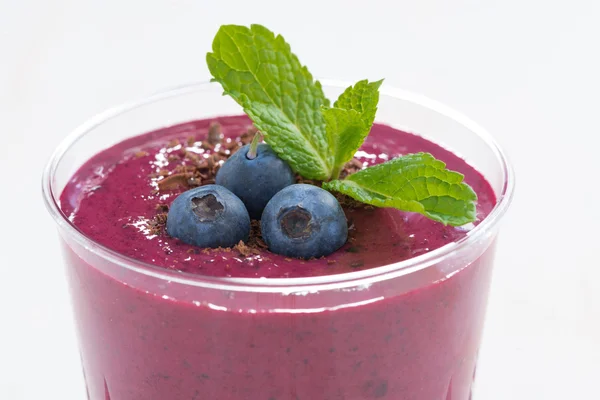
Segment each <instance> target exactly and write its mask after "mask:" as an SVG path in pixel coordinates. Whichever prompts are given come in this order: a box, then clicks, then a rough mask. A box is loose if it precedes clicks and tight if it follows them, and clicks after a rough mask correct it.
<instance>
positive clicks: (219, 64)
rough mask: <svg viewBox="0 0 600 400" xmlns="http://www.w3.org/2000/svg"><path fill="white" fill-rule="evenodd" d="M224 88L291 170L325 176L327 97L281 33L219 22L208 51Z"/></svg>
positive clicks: (329, 158)
mask: <svg viewBox="0 0 600 400" xmlns="http://www.w3.org/2000/svg"><path fill="white" fill-rule="evenodd" d="M206 62H207V64H208V68H209V70H210V72H211V74H212V76H213V78H214V79H213V81H216V82H219V83H220V84H221V86H223V89H224V92H225V94H228V95H230V96H231V97H233V98H234V99H235V100H236V101H237V102H238V103H239V104H240V105H241V106H242V107H243V108H244V111H245V112H246V114H248V116H249V117H250V118H251V119H252V121H253V122H254V125H255V126H256V127H257V128H258V129H259V130H260V131H261V132H262V134H263V135H264V137H265V142H267V143H268V144H269V145H270V146H271V147H272V148H273V150H274V151H275V152H276V153H277V154H278V155H279V157H281V158H282V159H284V160H286V161H287V162H288V163H289V164H290V166H291V167H292V169H293V170H294V171H296V172H297V173H299V174H301V175H302V176H304V177H305V178H309V179H319V180H323V179H327V178H329V177H330V175H331V170H332V168H333V156H332V155H331V152H330V148H329V147H330V145H329V142H328V137H327V134H326V132H325V119H324V117H323V114H322V113H321V107H323V106H327V105H328V104H329V101H328V100H327V99H326V98H325V95H324V94H323V89H322V88H321V84H320V83H319V82H318V81H316V82H315V81H314V80H313V77H312V75H311V74H310V72H308V69H307V68H306V67H304V66H302V65H301V64H300V61H299V60H298V58H297V57H296V56H295V55H294V54H293V53H292V52H291V50H290V46H289V44H287V43H286V42H285V40H284V39H283V37H282V36H281V35H277V36H275V34H274V33H273V32H271V31H270V30H268V29H267V28H265V27H264V26H261V25H251V26H250V27H245V26H237V25H224V26H221V28H220V29H219V31H218V32H217V34H216V36H215V38H214V40H213V44H212V53H208V54H207V55H206Z"/></svg>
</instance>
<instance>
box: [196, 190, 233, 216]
mask: <svg viewBox="0 0 600 400" xmlns="http://www.w3.org/2000/svg"><path fill="white" fill-rule="evenodd" d="M224 208H225V207H223V204H221V203H220V202H219V200H217V198H216V197H215V195H214V194H208V195H206V196H202V197H194V198H192V211H193V212H194V214H196V215H197V216H198V217H199V218H200V221H202V222H206V221H214V220H215V219H217V217H218V216H219V214H220V213H221V212H222V211H223V209H224Z"/></svg>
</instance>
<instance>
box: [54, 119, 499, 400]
mask: <svg viewBox="0 0 600 400" xmlns="http://www.w3.org/2000/svg"><path fill="white" fill-rule="evenodd" d="M218 121H219V122H220V123H221V124H222V127H223V133H224V134H225V141H224V142H223V143H222V145H221V146H217V147H216V148H214V149H212V150H209V149H206V148H205V146H203V145H202V141H203V140H205V139H206V135H207V131H208V127H209V124H210V122H211V121H208V120H202V121H194V122H190V123H187V124H183V125H178V126H173V127H169V128H166V129H162V130H159V131H155V132H151V133H148V134H145V135H141V136H137V137H134V138H132V139H129V140H126V141H124V142H122V143H119V144H117V145H116V146H114V147H112V148H110V149H107V150H105V151H103V152H101V153H99V154H98V155H96V156H95V157H93V158H92V159H90V160H89V161H88V162H87V163H86V164H84V165H83V167H81V168H80V170H79V171H78V172H77V173H76V174H75V175H74V176H73V178H72V179H71V181H70V182H69V184H68V185H67V186H66V188H65V190H64V192H63V194H62V196H61V208H62V210H63V212H64V213H65V215H67V216H68V217H69V219H70V220H71V222H72V223H73V224H74V225H75V226H76V227H77V228H78V229H79V230H80V231H81V232H82V233H83V234H85V235H86V236H88V237H90V238H91V239H93V240H94V241H96V242H97V243H99V244H101V245H103V246H105V247H107V248H109V249H111V250H114V251H116V252H118V253H120V254H122V255H125V256H127V257H130V258H132V259H135V260H137V261H138V262H144V263H148V264H153V265H155V266H157V267H160V268H163V269H166V270H168V271H170V272H173V273H175V274H180V275H181V276H188V274H196V275H203V276H214V277H245V278H296V277H310V276H321V275H334V274H342V273H346V272H355V271H359V270H363V269H369V268H376V267H379V266H383V265H387V264H391V263H395V262H399V261H403V260H406V259H409V258H412V257H415V256H418V255H421V254H423V253H426V252H429V251H432V250H435V249H437V248H439V247H442V246H444V245H446V244H448V243H452V242H455V241H457V240H459V239H460V238H462V237H464V236H465V235H466V234H467V232H468V227H467V228H465V227H463V228H456V227H450V226H446V227H445V226H443V225H441V224H439V223H436V222H434V221H431V220H429V219H427V218H425V217H422V216H420V215H417V214H410V213H404V212H401V211H398V210H390V209H373V208H364V207H362V208H357V209H350V208H346V210H345V211H346V214H347V217H348V220H349V221H350V224H351V227H352V229H351V231H352V235H351V240H350V241H349V242H348V243H347V244H346V245H345V246H344V247H343V248H341V249H340V250H339V251H337V252H336V253H334V254H332V255H330V256H328V257H326V258H324V259H319V260H308V261H301V260H293V259H288V258H284V257H281V256H278V255H276V254H272V253H270V252H268V251H267V250H264V249H263V250H259V251H255V252H254V253H252V254H247V255H242V254H240V253H239V252H238V251H236V250H231V249H221V250H205V249H198V248H195V247H193V246H189V245H186V244H183V243H181V242H179V241H178V240H176V239H172V238H170V237H169V236H168V235H167V234H166V233H165V232H164V231H162V230H159V231H156V230H152V229H151V227H150V225H149V223H150V222H151V221H152V220H153V219H154V218H155V217H156V215H157V205H161V204H167V205H168V204H169V203H170V202H171V201H172V200H173V199H174V198H175V197H176V195H177V194H179V193H181V192H182V191H183V190H185V189H186V187H184V186H174V187H173V186H171V187H169V189H168V190H160V191H157V187H159V182H161V181H162V180H164V179H167V178H168V176H169V175H168V174H174V173H177V172H178V171H181V169H182V167H183V168H185V166H186V165H188V164H190V163H197V162H198V159H200V160H202V159H203V158H204V157H207V156H209V155H210V154H212V153H215V152H219V151H222V152H224V153H226V152H227V151H230V150H226V149H227V148H234V147H232V146H233V145H235V143H233V144H231V142H232V141H235V140H236V138H238V137H239V135H240V134H241V133H242V132H244V131H245V130H246V128H247V126H248V125H249V120H248V119H247V118H246V117H242V116H240V117H226V118H219V119H218ZM419 151H424V152H430V153H432V154H433V155H434V156H435V157H436V158H438V159H441V160H442V161H444V162H446V164H447V166H448V168H449V169H452V170H456V171H460V172H461V173H463V174H464V175H465V181H466V182H467V183H468V184H469V185H471V186H472V187H473V189H474V190H475V191H476V192H477V194H478V198H479V201H478V205H477V207H478V216H479V221H481V220H482V219H483V218H485V216H487V214H488V213H489V212H490V211H491V209H492V208H493V207H494V205H495V202H496V199H495V195H494V192H493V190H492V189H491V187H490V185H489V184H488V183H487V181H486V180H485V179H484V178H483V177H482V176H481V174H479V173H478V172H477V171H476V170H474V169H473V168H472V167H471V166H469V165H468V164H467V163H465V162H464V161H463V160H462V159H460V158H459V157H457V156H456V155H454V154H452V153H450V152H448V151H447V150H445V149H443V148H441V147H440V146H438V145H436V144H434V143H431V142H429V141H427V140H425V139H424V138H422V137H419V136H416V135H412V134H408V133H405V132H401V131H398V130H395V129H392V128H390V127H388V126H385V125H379V124H375V125H374V127H373V129H372V131H371V134H370V135H369V137H368V138H367V141H366V142H365V144H364V145H363V147H362V148H361V151H360V152H359V153H357V158H358V159H359V160H360V161H361V162H362V163H363V164H364V165H372V164H376V163H380V162H384V161H386V160H388V159H391V158H393V157H396V156H399V155H402V154H406V153H414V152H419ZM186 152H187V153H192V155H191V156H189V155H188V156H185V154H186ZM176 168H178V169H177V170H176ZM65 249H66V253H67V256H68V260H69V263H68V264H69V268H68V272H69V280H70V284H71V287H72V291H73V294H74V304H75V305H74V306H75V311H76V317H77V323H78V329H79V335H80V345H81V356H82V363H83V367H84V372H85V377H86V384H87V388H88V397H89V398H90V399H91V400H97V399H103V400H106V399H111V400H137V399H140V400H141V399H144V400H154V399H156V400H170V399H174V400H178V399H218V400H234V399H235V400H238V399H240V400H241V399H244V400H255V399H256V400H263V399H264V400H319V399H323V400H334V399H346V400H355V399H356V400H358V399H391V400H400V399H402V400H405V399H406V400H408V399H411V400H413V399H414V400H437V399H440V400H448V399H452V400H467V399H468V398H469V396H470V388H471V384H472V380H473V375H474V371H475V364H476V358H477V351H478V347H479V335H480V333H481V328H482V324H483V316H484V312H485V305H486V297H487V291H488V285H489V278H490V272H491V264H492V262H491V260H492V257H493V254H492V253H493V246H490V247H489V248H488V249H487V250H486V251H481V252H480V253H481V254H479V253H477V254H472V256H471V257H470V258H471V261H470V262H466V263H465V264H464V265H463V266H462V267H461V268H458V269H457V268H456V266H454V267H453V272H452V274H445V273H444V268H446V267H447V266H438V267H436V268H427V269H424V270H421V271H419V272H416V273H414V274H411V275H410V276H408V277H403V278H402V279H393V280H390V281H383V282H379V283H376V284H374V285H372V286H371V287H365V288H362V290H356V291H354V292H353V293H352V294H348V293H347V292H343V291H336V290H329V291H327V290H324V291H322V292H320V293H317V294H310V295H278V294H256V293H242V292H235V293H233V292H230V291H219V290H213V289H211V290H207V289H204V288H198V287H190V286H189V285H183V284H179V283H177V282H171V281H168V282H167V283H165V282H164V281H163V282H162V283H157V280H156V279H154V278H149V277H144V276H142V275H141V274H136V273H134V272H132V271H128V270H125V269H122V268H115V266H109V265H104V264H107V263H104V264H103V265H100V263H102V261H100V260H97V259H86V260H84V259H81V258H80V257H79V256H78V255H77V254H76V253H75V252H74V251H73V250H71V247H70V246H69V244H66V246H65ZM473 251H474V252H475V251H476V250H473ZM423 282H426V284H423ZM165 285H167V286H165ZM350 296H351V297H350Z"/></svg>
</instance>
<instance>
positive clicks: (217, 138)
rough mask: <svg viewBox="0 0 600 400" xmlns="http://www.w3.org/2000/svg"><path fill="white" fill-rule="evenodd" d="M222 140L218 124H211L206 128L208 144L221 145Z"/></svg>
mask: <svg viewBox="0 0 600 400" xmlns="http://www.w3.org/2000/svg"><path fill="white" fill-rule="evenodd" d="M221 140H223V133H222V132H221V124H219V123H218V122H212V123H211V124H210V126H209V127H208V139H207V141H208V143H210V144H212V145H213V146H214V145H216V144H219V143H221Z"/></svg>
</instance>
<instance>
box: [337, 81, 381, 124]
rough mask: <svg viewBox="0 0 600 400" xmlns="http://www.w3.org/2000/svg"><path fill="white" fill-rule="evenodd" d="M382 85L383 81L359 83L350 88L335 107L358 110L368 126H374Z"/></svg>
mask: <svg viewBox="0 0 600 400" xmlns="http://www.w3.org/2000/svg"><path fill="white" fill-rule="evenodd" d="M382 83H383V79H381V80H379V81H375V82H369V81H368V80H366V79H364V80H362V81H358V82H357V83H356V84H355V85H354V86H350V87H348V88H347V89H346V90H345V91H344V93H342V94H341V95H340V97H339V98H338V99H337V100H336V102H335V103H333V106H334V107H336V108H343V109H346V110H356V111H358V112H359V113H361V114H363V115H364V118H365V121H366V122H367V124H368V125H373V121H374V120H375V113H376V112H377V103H379V87H380V86H381V84H382Z"/></svg>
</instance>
